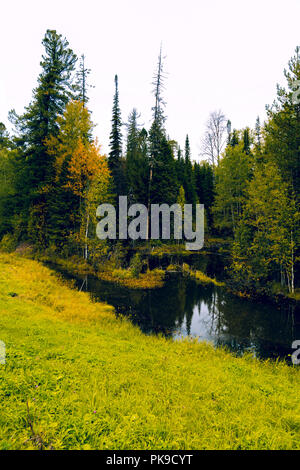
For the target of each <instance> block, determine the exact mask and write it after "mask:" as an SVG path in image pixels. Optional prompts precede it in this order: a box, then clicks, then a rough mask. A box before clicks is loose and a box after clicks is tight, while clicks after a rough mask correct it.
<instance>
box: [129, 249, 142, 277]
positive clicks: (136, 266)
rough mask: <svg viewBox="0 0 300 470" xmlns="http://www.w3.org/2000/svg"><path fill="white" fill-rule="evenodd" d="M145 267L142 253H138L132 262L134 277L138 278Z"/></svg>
mask: <svg viewBox="0 0 300 470" xmlns="http://www.w3.org/2000/svg"><path fill="white" fill-rule="evenodd" d="M142 269H143V260H142V258H141V255H140V254H139V253H136V254H135V255H134V256H133V257H132V259H131V262H130V270H131V272H132V275H133V277H136V278H138V277H139V275H140V274H141V272H142Z"/></svg>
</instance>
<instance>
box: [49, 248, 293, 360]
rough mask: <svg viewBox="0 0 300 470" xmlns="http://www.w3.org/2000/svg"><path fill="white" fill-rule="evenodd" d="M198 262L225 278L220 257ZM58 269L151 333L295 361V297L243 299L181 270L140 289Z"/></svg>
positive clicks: (209, 271)
mask: <svg viewBox="0 0 300 470" xmlns="http://www.w3.org/2000/svg"><path fill="white" fill-rule="evenodd" d="M156 264H157V263H156ZM192 264H193V265H194V266H195V265H196V266H197V267H198V269H200V268H202V270H204V269H203V267H205V272H206V273H207V274H208V275H210V276H214V275H217V277H218V278H219V279H220V277H221V276H220V273H221V272H223V270H222V269H220V260H216V258H215V257H209V256H204V255H201V257H200V256H198V257H196V258H194V259H193V262H192ZM52 267H53V266H52ZM55 269H56V270H58V271H59V272H60V273H61V274H62V275H63V276H64V277H66V278H69V279H70V278H72V279H74V280H75V284H76V286H77V287H78V288H79V289H80V288H82V290H85V291H86V290H87V291H88V292H90V294H91V297H92V298H93V299H94V300H95V301H105V302H107V303H109V304H110V305H113V306H114V307H115V311H116V315H117V316H120V315H124V316H126V317H128V318H130V320H131V321H132V323H134V324H135V325H138V327H139V328H140V329H141V330H142V331H143V332H144V333H145V334H158V333H160V334H163V335H164V336H167V337H173V338H174V339H175V340H177V339H180V338H182V337H185V336H193V337H198V338H199V340H206V341H210V342H212V343H213V344H214V345H216V346H218V345H226V346H227V347H228V348H229V349H230V350H231V351H234V352H235V353H237V354H242V353H243V352H245V351H250V352H252V353H253V354H254V355H255V356H256V357H260V358H272V359H276V358H285V359H287V360H288V361H289V362H291V361H290V358H289V355H290V354H292V352H293V350H292V349H291V345H292V343H293V341H294V340H297V339H299V340H300V311H299V305H298V306H296V305H295V304H293V303H291V302H284V303H282V304H274V303H268V302H258V301H249V300H245V299H241V298H239V297H236V296H234V295H232V294H230V293H228V292H227V291H226V289H225V288H224V287H216V286H214V285H212V284H209V285H199V284H197V283H196V282H195V281H193V280H192V279H189V278H185V277H182V276H181V275H180V274H176V273H174V274H170V275H169V276H168V278H167V280H166V283H165V284H164V286H163V287H161V288H157V289H148V290H147V289H145V290H137V289H129V288H127V287H123V286H120V285H118V284H114V283H111V282H106V281H101V280H99V279H97V278H95V277H93V276H87V277H86V276H82V277H81V276H75V275H70V274H69V273H66V272H63V271H62V270H61V269H59V268H57V267H56V268H55ZM216 270H217V271H218V272H216Z"/></svg>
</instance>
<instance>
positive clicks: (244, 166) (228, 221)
mask: <svg viewBox="0 0 300 470" xmlns="http://www.w3.org/2000/svg"><path fill="white" fill-rule="evenodd" d="M244 148H245V146H244V142H240V143H239V144H237V145H235V146H231V145H229V146H228V147H227V148H226V150H225V153H224V156H223V158H222V160H221V162H220V164H219V166H218V168H217V169H216V188H215V202H214V213H215V224H216V226H217V227H219V228H220V229H222V230H227V232H228V233H229V234H233V233H234V232H235V230H236V228H237V225H238V223H239V220H240V218H241V216H242V213H243V207H244V204H245V191H246V188H247V184H248V181H249V180H250V179H251V175H252V168H253V158H252V157H251V155H248V154H247V153H246V152H245V151H244Z"/></svg>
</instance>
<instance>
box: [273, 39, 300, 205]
mask: <svg viewBox="0 0 300 470" xmlns="http://www.w3.org/2000/svg"><path fill="white" fill-rule="evenodd" d="M284 75H285V78H286V81H287V88H284V87H280V86H279V85H278V86H277V100H276V101H275V102H274V103H273V105H272V106H267V113H268V118H269V120H268V122H267V123H266V126H265V128H266V132H265V144H266V148H265V150H266V153H268V154H269V155H270V156H271V157H272V159H273V161H274V162H275V163H276V164H277V165H278V167H279V169H280V171H281V174H282V177H283V178H284V180H285V181H286V182H288V184H289V185H290V186H291V188H292V190H293V191H294V192H295V194H296V197H297V200H298V202H299V201H300V100H299V94H300V92H299V85H298V84H297V82H298V81H299V80H300V47H297V48H296V50H295V55H294V56H293V57H292V58H291V59H290V61H289V64H288V70H285V71H284Z"/></svg>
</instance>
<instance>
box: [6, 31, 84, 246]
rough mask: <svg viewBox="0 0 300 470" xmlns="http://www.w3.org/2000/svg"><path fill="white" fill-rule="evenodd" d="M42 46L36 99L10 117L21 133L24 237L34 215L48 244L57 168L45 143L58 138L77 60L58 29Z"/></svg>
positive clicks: (19, 190) (18, 141)
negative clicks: (50, 192) (48, 192)
mask: <svg viewBox="0 0 300 470" xmlns="http://www.w3.org/2000/svg"><path fill="white" fill-rule="evenodd" d="M42 44H43V46H44V48H45V54H44V55H43V56H42V61H41V67H42V72H41V73H40V75H39V78H38V86H37V88H36V89H35V90H34V91H33V100H32V102H31V103H30V105H29V106H28V107H27V108H26V110H25V113H24V114H23V115H22V116H18V115H17V114H16V113H15V112H14V111H12V112H11V114H10V117H11V119H12V121H13V122H14V124H15V125H16V128H17V131H18V136H17V137H16V139H15V142H16V145H17V146H18V147H19V149H20V161H19V168H20V171H19V174H18V178H17V182H16V189H17V193H18V194H19V195H20V199H19V200H18V202H17V207H16V211H17V212H18V214H20V213H22V214H23V215H22V218H23V225H24V231H25V235H26V231H27V224H28V222H29V217H30V215H29V214H30V213H31V214H32V215H33V217H34V219H35V221H31V222H30V223H31V226H32V225H34V224H35V223H36V224H37V225H38V226H39V227H40V230H41V232H42V233H41V235H40V239H41V240H43V243H45V244H46V243H47V235H46V226H47V200H46V197H45V191H44V189H45V187H46V186H47V185H49V184H51V181H52V180H53V177H54V167H53V157H51V156H50V155H49V154H48V153H47V149H46V146H45V141H46V139H47V138H48V137H49V136H50V135H57V133H58V124H57V116H59V115H62V114H63V112H64V109H65V106H66V104H67V103H68V101H69V100H70V99H71V98H72V97H74V93H75V91H76V88H75V87H74V85H73V72H74V69H75V64H76V61H77V57H76V55H75V54H74V53H73V51H72V50H71V49H70V48H69V47H68V46H69V44H68V41H67V40H66V39H63V38H62V36H61V35H60V34H57V32H56V31H55V30H47V32H46V35H45V37H44V39H43V41H42ZM39 219H40V221H39Z"/></svg>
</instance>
